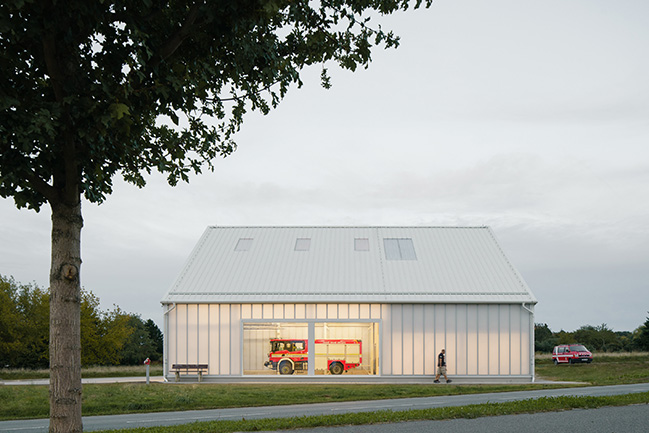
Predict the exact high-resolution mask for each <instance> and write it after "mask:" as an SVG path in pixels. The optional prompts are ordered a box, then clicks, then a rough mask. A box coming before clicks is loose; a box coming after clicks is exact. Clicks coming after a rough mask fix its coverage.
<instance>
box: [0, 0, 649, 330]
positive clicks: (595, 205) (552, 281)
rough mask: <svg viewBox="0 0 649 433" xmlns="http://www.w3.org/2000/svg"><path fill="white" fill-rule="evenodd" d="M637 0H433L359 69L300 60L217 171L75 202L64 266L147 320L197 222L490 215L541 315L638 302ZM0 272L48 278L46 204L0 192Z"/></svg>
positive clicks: (648, 310) (648, 202) (643, 264)
mask: <svg viewBox="0 0 649 433" xmlns="http://www.w3.org/2000/svg"><path fill="white" fill-rule="evenodd" d="M648 21H649V2H647V1H646V0H618V1H615V2H611V1H600V0H548V1H544V2H539V1H529V0H523V1H521V0H492V1H488V2H487V1H481V0H437V1H436V2H435V3H434V4H433V6H432V7H431V8H430V9H424V10H416V11H412V10H411V11H408V12H405V13H397V14H395V15H392V16H389V17H382V18H380V20H379V22H380V23H381V25H382V27H383V28H384V29H392V30H393V31H394V32H395V33H397V34H398V35H399V36H400V37H401V45H400V47H399V48H398V49H396V50H394V49H390V50H383V49H378V50H376V51H375V52H374V54H373V61H372V63H371V64H370V67H369V68H368V69H361V70H357V71H356V72H354V73H352V72H349V71H342V70H339V69H337V68H336V66H335V65H333V64H332V65H328V67H329V71H330V75H331V76H332V84H333V87H332V88H331V89H329V90H325V89H323V88H321V87H320V82H319V74H320V69H319V68H317V67H316V68H311V69H308V70H306V71H304V75H303V81H304V86H303V87H302V88H300V89H297V88H293V89H291V90H290V91H289V93H288V95H287V96H286V97H285V99H284V100H283V101H282V103H281V104H280V106H279V107H278V108H277V109H275V110H274V111H271V113H270V114H268V115H266V116H263V115H260V114H256V113H253V114H251V115H248V116H247V117H246V118H245V121H244V124H243V127H242V130H241V132H240V133H239V134H238V135H237V137H236V141H237V144H238V150H237V151H236V152H235V153H234V154H233V155H231V156H229V157H227V158H225V159H219V160H216V161H215V171H214V172H206V173H204V174H203V175H200V176H194V177H192V179H191V181H190V182H189V184H179V185H178V186H176V187H174V188H172V187H169V186H168V185H167V184H166V182H165V179H164V178H163V177H161V176H159V175H152V176H151V177H150V178H149V179H148V184H147V186H146V187H145V188H144V189H138V188H136V187H134V186H132V185H130V184H126V183H124V182H122V181H121V180H119V179H115V189H114V193H113V195H111V196H110V197H109V198H108V200H107V201H106V202H105V203H104V204H101V205H96V204H91V203H88V202H84V203H83V206H82V207H83V214H84V229H83V232H82V259H83V265H82V268H81V278H82V285H83V287H85V288H86V289H87V290H90V291H91V292H93V293H94V294H95V295H97V296H98V297H99V299H100V300H101V307H102V308H103V309H104V310H109V309H113V308H114V306H119V307H120V308H121V309H122V310H125V311H127V312H131V313H135V314H140V315H141V317H142V318H143V319H145V320H146V319H149V318H151V319H153V320H155V321H156V323H158V324H159V325H160V326H161V325H162V307H161V305H160V300H161V299H162V297H163V296H164V295H165V293H166V292H167V290H168V289H169V288H170V287H171V285H172V284H173V282H174V280H175V279H176V277H177V276H178V274H179V273H180V271H181V270H182V268H183V265H184V263H185V261H186V260H187V258H188V256H189V254H190V252H191V251H192V249H193V247H194V245H195V244H196V243H197V241H198V239H199V238H200V236H201V235H202V233H203V231H204V230H205V229H206V227H207V226H210V225H234V226H245V225H255V226H266V225H268V226H271V225H282V226H283V225H288V226H292V225H306V226H309V225H315V226H320V225H331V226H355V225H362V226H392V225H394V226H483V225H487V226H490V227H491V228H492V229H493V231H494V233H495V235H496V237H497V239H498V240H499V242H500V244H501V246H502V247H503V249H504V251H505V253H506V254H507V256H508V257H509V259H510V261H511V262H512V264H513V265H514V266H515V267H516V268H517V269H518V271H519V272H520V273H521V274H522V276H523V278H524V279H525V281H526V282H527V284H528V285H529V287H530V288H531V290H532V292H533V293H534V295H535V296H536V298H537V299H538V304H537V305H536V308H535V322H537V323H547V324H548V326H549V327H550V329H552V330H553V331H559V330H561V329H563V330H566V331H573V330H576V329H578V328H579V327H581V326H583V325H593V326H598V325H601V324H606V325H607V326H608V327H609V328H610V329H613V330H615V331H632V330H634V329H636V328H637V327H639V326H640V325H642V324H643V323H644V321H645V320H646V318H647V316H649V78H648V77H649V55H647V49H648V47H649V26H648V25H647V22H648ZM0 221H1V222H2V223H1V224H0V274H1V275H4V276H13V277H14V279H16V280H17V281H18V282H21V283H31V282H34V283H36V284H37V285H39V286H41V287H47V285H48V276H49V263H50V258H49V255H50V215H49V209H48V208H47V207H44V208H43V210H42V211H41V212H40V213H38V214H37V213H35V212H33V211H28V210H17V209H16V208H15V206H14V204H13V201H12V200H9V199H2V200H0Z"/></svg>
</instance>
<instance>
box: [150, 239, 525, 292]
mask: <svg viewBox="0 0 649 433" xmlns="http://www.w3.org/2000/svg"><path fill="white" fill-rule="evenodd" d="M216 302H218V303H262V302H263V303H305V302H306V303H316V302H317V303H325V302H362V303H413V302H427V303H429V302H434V303H485V302H488V303H523V302H525V303H536V299H535V298H534V295H533V294H532V292H531V291H530V289H529V287H528V286H527V284H525V282H524V281H523V279H522V277H521V276H520V275H519V273H518V272H517V271H516V270H515V268H514V267H513V266H512V264H511V263H510V262H509V260H508V259H507V257H506V256H505V254H504V253H503V251H502V250H501V248H500V246H499V245H498V243H497V241H496V239H495V237H494V235H493V233H492V231H491V230H490V229H489V228H488V227H208V228H207V229H206V230H205V233H204V234H203V236H202V237H201V239H200V240H199V242H198V244H197V245H196V247H195V248H194V250H193V252H192V253H191V255H190V257H189V259H188V261H187V263H186V265H185V267H184V269H183V271H182V272H181V274H180V276H179V277H178V279H177V280H176V282H175V283H174V284H173V286H172V287H171V289H170V290H169V292H168V293H167V294H166V296H165V297H164V298H163V300H162V303H165V304H166V303H216Z"/></svg>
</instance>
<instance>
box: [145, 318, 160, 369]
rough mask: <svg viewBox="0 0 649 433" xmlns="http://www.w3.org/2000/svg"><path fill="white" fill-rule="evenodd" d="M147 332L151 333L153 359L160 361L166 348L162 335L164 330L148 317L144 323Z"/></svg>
mask: <svg viewBox="0 0 649 433" xmlns="http://www.w3.org/2000/svg"><path fill="white" fill-rule="evenodd" d="M144 326H145V327H146V330H147V332H148V333H149V338H150V339H151V341H152V342H153V348H154V352H153V355H152V356H150V358H151V360H152V361H159V360H160V359H162V351H163V350H164V347H163V345H164V338H163V336H162V331H160V328H158V325H156V324H155V322H154V321H153V320H151V319H148V320H147V321H146V323H145V324H144Z"/></svg>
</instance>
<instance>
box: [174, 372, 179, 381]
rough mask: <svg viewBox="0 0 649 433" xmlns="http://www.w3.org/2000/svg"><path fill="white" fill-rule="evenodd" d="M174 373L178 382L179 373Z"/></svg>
mask: <svg viewBox="0 0 649 433" xmlns="http://www.w3.org/2000/svg"><path fill="white" fill-rule="evenodd" d="M175 375H176V382H178V381H179V380H180V373H179V372H176V373H175Z"/></svg>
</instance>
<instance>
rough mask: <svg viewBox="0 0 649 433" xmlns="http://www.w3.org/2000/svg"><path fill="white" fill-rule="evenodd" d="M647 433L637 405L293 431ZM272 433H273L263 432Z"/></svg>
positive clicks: (645, 413) (647, 416) (647, 413)
mask: <svg viewBox="0 0 649 433" xmlns="http://www.w3.org/2000/svg"><path fill="white" fill-rule="evenodd" d="M433 431H440V432H444V433H494V432H498V433H522V432H525V433H548V432H553V431H554V432H572V431H577V432H587V433H647V431H649V407H647V405H633V406H621V407H603V408H599V409H585V410H578V409H576V410H569V411H565V412H547V413H534V414H521V415H506V416H492V417H485V418H477V419H454V420H448V421H412V422H401V423H395V424H372V425H360V426H343V427H319V428H313V429H297V430H292V432H295V433H393V432H399V433H428V432H433ZM261 433H270V432H261Z"/></svg>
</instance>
